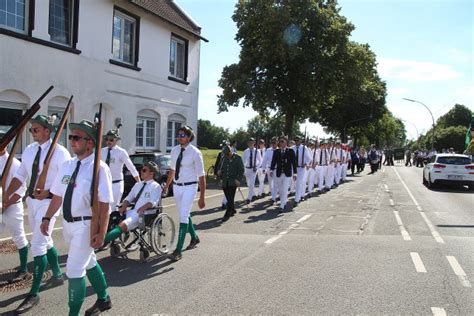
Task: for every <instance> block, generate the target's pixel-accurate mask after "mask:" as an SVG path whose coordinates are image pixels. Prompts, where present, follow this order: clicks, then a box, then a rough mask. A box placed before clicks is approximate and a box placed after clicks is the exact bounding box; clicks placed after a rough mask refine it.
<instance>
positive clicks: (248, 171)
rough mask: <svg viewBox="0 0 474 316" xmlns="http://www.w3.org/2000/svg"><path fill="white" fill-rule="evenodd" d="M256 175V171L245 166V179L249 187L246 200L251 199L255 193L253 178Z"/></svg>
mask: <svg viewBox="0 0 474 316" xmlns="http://www.w3.org/2000/svg"><path fill="white" fill-rule="evenodd" d="M256 177H257V172H256V171H253V169H252V168H245V180H246V181H247V186H248V188H249V193H248V195H247V200H249V201H252V198H253V196H254V195H255V192H254V189H255V178H256Z"/></svg>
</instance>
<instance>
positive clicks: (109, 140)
mask: <svg viewBox="0 0 474 316" xmlns="http://www.w3.org/2000/svg"><path fill="white" fill-rule="evenodd" d="M107 141H108V142H113V141H115V138H107Z"/></svg>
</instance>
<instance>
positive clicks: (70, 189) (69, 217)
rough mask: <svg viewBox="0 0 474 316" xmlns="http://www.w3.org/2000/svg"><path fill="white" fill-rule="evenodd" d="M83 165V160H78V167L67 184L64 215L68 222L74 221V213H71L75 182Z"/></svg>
mask: <svg viewBox="0 0 474 316" xmlns="http://www.w3.org/2000/svg"><path fill="white" fill-rule="evenodd" d="M80 166H81V161H80V160H78V161H77V165H76V169H74V172H73V173H72V175H71V178H70V179H69V183H68V184H67V188H66V194H64V201H63V216H64V219H65V220H66V222H72V213H71V201H72V193H73V190H74V184H75V183H76V177H77V173H78V172H79V167H80Z"/></svg>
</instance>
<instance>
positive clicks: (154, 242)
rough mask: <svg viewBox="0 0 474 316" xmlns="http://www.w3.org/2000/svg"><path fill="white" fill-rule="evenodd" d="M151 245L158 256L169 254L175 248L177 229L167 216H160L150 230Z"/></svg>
mask: <svg viewBox="0 0 474 316" xmlns="http://www.w3.org/2000/svg"><path fill="white" fill-rule="evenodd" d="M149 236H150V245H151V246H152V248H153V251H155V253H156V254H159V255H160V254H167V253H168V252H170V251H171V249H172V248H173V247H174V246H175V237H176V228H175V226H174V221H173V220H172V219H171V217H169V216H168V215H167V214H165V213H162V214H160V215H158V216H157V217H156V218H155V220H154V221H153V224H152V225H151V230H150V234H149Z"/></svg>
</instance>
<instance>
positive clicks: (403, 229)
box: [393, 211, 411, 241]
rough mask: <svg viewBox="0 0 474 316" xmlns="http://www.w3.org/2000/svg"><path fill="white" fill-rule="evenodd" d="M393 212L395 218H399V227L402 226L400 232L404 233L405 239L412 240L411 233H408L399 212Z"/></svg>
mask: <svg viewBox="0 0 474 316" xmlns="http://www.w3.org/2000/svg"><path fill="white" fill-rule="evenodd" d="M393 214H394V215H395V219H396V220H397V224H398V227H399V228H400V233H401V234H402V237H403V240H405V241H410V240H411V237H410V234H408V232H407V230H406V228H405V226H404V225H403V222H402V219H401V218H400V214H399V212H398V211H393Z"/></svg>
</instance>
